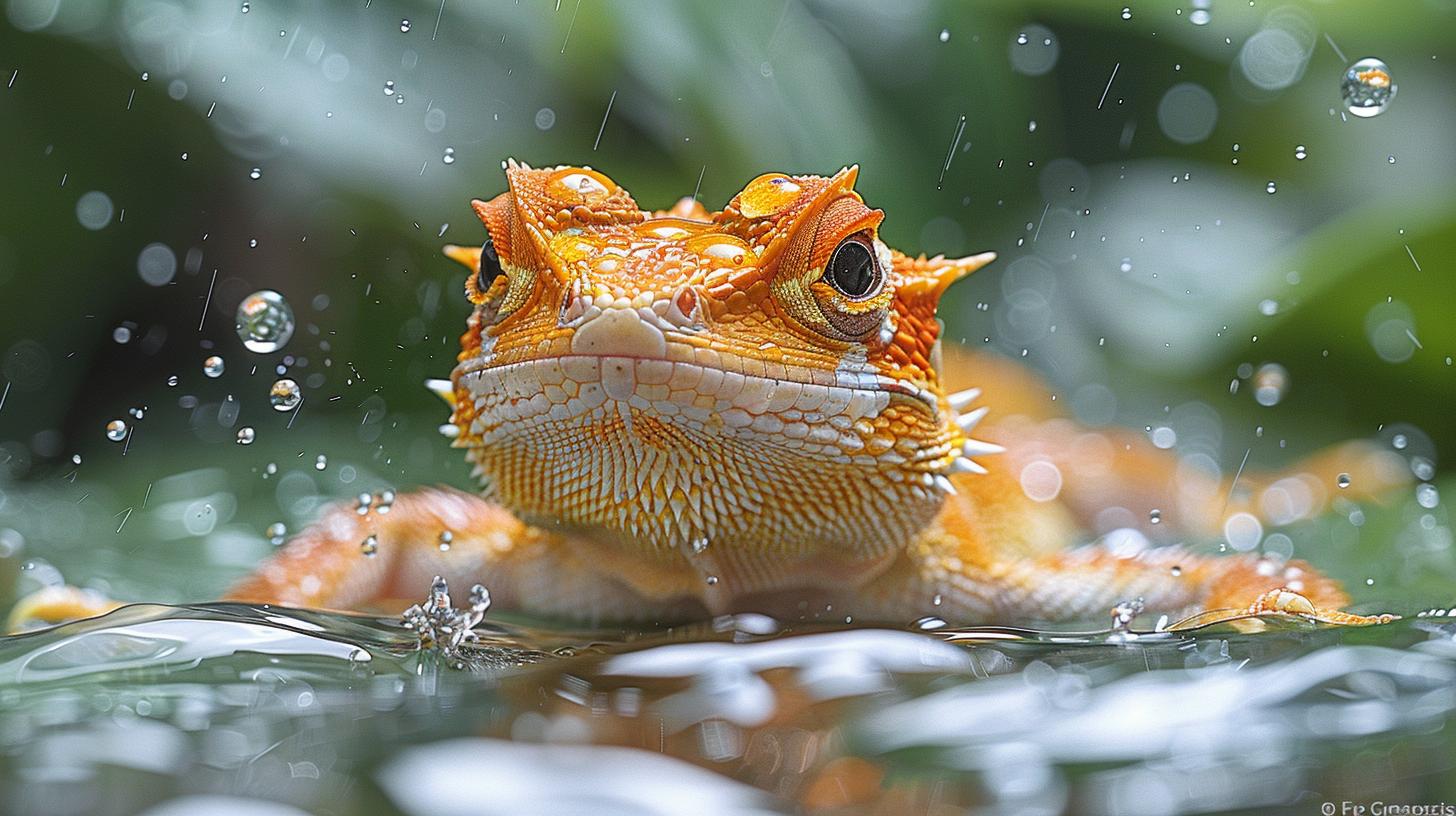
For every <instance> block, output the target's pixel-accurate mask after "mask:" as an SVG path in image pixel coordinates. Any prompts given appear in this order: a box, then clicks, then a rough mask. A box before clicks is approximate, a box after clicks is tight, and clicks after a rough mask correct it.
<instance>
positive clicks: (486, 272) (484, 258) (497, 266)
mask: <svg viewBox="0 0 1456 816" xmlns="http://www.w3.org/2000/svg"><path fill="white" fill-rule="evenodd" d="M504 274H505V270H504V269H502V268H501V262H500V255H498V254H496V251H495V242H494V241H492V240H490V239H489V238H487V239H485V243H484V244H482V245H481V247H480V271H479V272H477V273H476V278H475V288H476V289H477V290H478V291H479V292H480V293H481V294H485V293H486V292H489V291H490V286H491V284H493V283H495V279H496V278H499V277H500V276H501V275H504Z"/></svg>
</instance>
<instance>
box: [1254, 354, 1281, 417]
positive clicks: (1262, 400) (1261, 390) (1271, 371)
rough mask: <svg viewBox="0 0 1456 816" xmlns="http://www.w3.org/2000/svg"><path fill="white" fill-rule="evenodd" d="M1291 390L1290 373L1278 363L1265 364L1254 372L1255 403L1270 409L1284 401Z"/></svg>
mask: <svg viewBox="0 0 1456 816" xmlns="http://www.w3.org/2000/svg"><path fill="white" fill-rule="evenodd" d="M1288 389H1289V372H1288V371H1286V370H1285V368H1284V366H1282V365H1279V364H1278V363H1265V364H1263V365H1261V366H1259V370H1258V371H1255V372H1254V401H1255V402H1257V403H1259V404H1260V405H1262V406H1264V407H1265V408H1269V407H1272V406H1275V405H1278V404H1279V401H1280V400H1282V399H1284V392H1285V391H1287V390H1288Z"/></svg>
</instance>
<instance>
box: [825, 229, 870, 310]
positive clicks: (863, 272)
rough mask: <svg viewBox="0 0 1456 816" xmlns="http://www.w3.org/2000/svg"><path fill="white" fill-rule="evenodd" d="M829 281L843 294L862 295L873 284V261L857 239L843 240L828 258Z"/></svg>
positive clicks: (855, 296)
mask: <svg viewBox="0 0 1456 816" xmlns="http://www.w3.org/2000/svg"><path fill="white" fill-rule="evenodd" d="M827 277H828V278H829V282H830V283H831V284H833V286H834V288H835V289H838V290H839V291H840V292H842V293H843V294H845V295H847V296H849V297H852V298H858V297H864V296H865V295H867V294H869V291H870V289H871V288H872V287H873V286H874V285H875V261H874V258H872V257H870V251H869V249H868V248H866V247H865V245H864V244H861V243H860V242H858V241H845V242H844V243H842V244H840V245H839V246H838V248H836V249H835V250H834V254H833V255H832V256H830V258H829V271H828V274H827Z"/></svg>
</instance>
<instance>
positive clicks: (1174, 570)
mask: <svg viewBox="0 0 1456 816" xmlns="http://www.w3.org/2000/svg"><path fill="white" fill-rule="evenodd" d="M1169 572H1171V573H1172V574H1173V577H1174V578H1178V577H1180V576H1182V575H1183V568H1182V567H1180V566H1178V565H1177V564H1174V565H1173V568H1172V569H1171V570H1169Z"/></svg>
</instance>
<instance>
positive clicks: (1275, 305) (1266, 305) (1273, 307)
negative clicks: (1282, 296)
mask: <svg viewBox="0 0 1456 816" xmlns="http://www.w3.org/2000/svg"><path fill="white" fill-rule="evenodd" d="M1278 313H1279V301H1277V300H1271V299H1270V298H1264V299H1263V300H1261V301H1259V314H1261V315H1263V316H1265V317H1273V316H1274V315H1276V314H1278Z"/></svg>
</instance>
